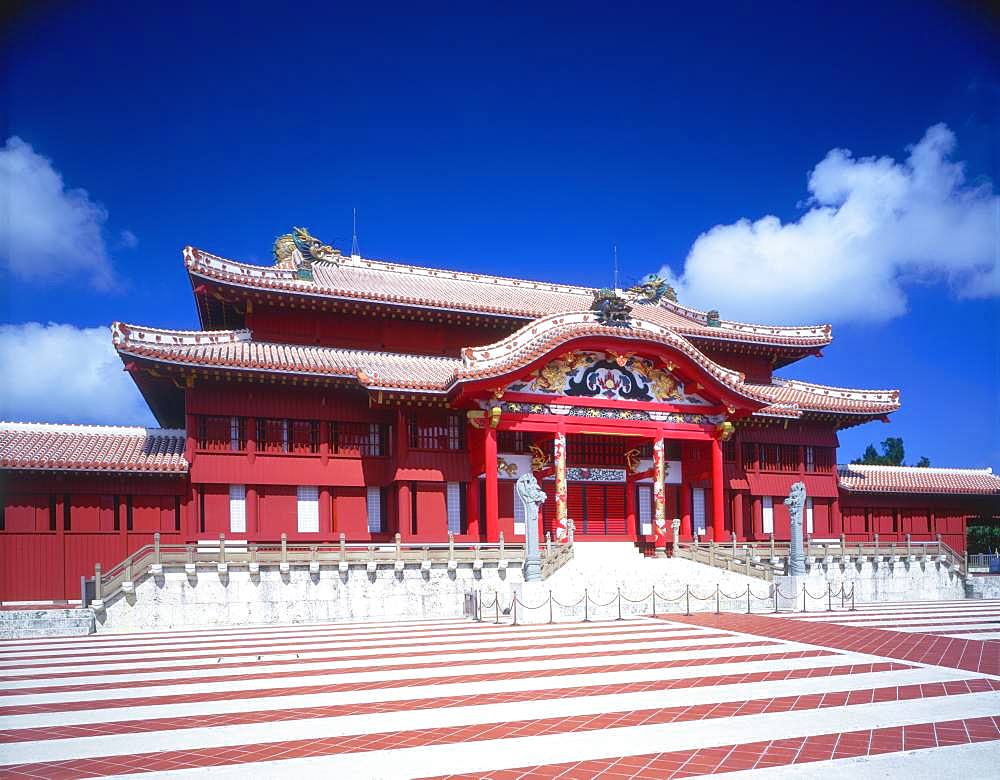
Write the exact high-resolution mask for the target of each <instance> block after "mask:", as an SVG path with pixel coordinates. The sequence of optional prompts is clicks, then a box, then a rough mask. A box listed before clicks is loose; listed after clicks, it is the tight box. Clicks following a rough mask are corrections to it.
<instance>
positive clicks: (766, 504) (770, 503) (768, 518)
mask: <svg viewBox="0 0 1000 780" xmlns="http://www.w3.org/2000/svg"><path fill="white" fill-rule="evenodd" d="M761 507H762V508H761V524H762V526H763V531H764V533H766V534H770V533H774V499H773V498H771V496H764V497H763V499H762V500H761Z"/></svg>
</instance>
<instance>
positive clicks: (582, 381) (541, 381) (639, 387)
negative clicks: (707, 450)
mask: <svg viewBox="0 0 1000 780" xmlns="http://www.w3.org/2000/svg"><path fill="white" fill-rule="evenodd" d="M507 390H509V391H510V392H517V393H529V394H535V395H544V396H553V395H562V396H568V397H570V398H573V397H576V398H604V399H607V400H609V401H654V402H655V401H659V402H663V403H671V404H692V405H694V404H700V405H704V404H707V403H708V401H706V400H705V399H704V398H702V397H701V396H697V395H688V394H687V393H685V392H684V385H683V384H681V383H680V382H679V381H678V380H677V378H676V377H675V376H674V375H673V374H672V373H670V370H669V367H668V368H662V367H658V366H657V365H656V363H655V362H654V361H652V360H650V359H648V358H643V357H639V356H637V355H619V354H616V353H614V352H610V353H606V352H571V353H569V354H567V355H563V356H562V357H559V358H556V359H555V360H553V361H551V362H549V363H547V364H546V365H544V366H542V367H541V368H540V369H538V370H537V371H535V372H534V373H533V374H532V375H531V378H530V379H528V380H526V381H524V380H522V381H518V382H514V383H512V384H511V385H509V386H508V387H507Z"/></svg>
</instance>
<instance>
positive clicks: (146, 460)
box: [0, 422, 188, 474]
mask: <svg viewBox="0 0 1000 780" xmlns="http://www.w3.org/2000/svg"><path fill="white" fill-rule="evenodd" d="M184 442H185V434H184V431H182V430H174V429H170V428H126V427H113V426H104V425H55V424H51V423H22V422H0V469H31V470H36V471H124V472H155V473H160V474H184V473H186V472H187V467H188V464H187V461H186V460H185V459H184Z"/></svg>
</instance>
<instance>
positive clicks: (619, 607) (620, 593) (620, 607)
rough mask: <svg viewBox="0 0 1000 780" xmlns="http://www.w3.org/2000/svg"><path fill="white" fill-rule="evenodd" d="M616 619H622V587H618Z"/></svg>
mask: <svg viewBox="0 0 1000 780" xmlns="http://www.w3.org/2000/svg"><path fill="white" fill-rule="evenodd" d="M618 619H619V620H621V619H622V589H621V588H619V589H618Z"/></svg>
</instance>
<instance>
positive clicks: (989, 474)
mask: <svg viewBox="0 0 1000 780" xmlns="http://www.w3.org/2000/svg"><path fill="white" fill-rule="evenodd" d="M837 470H838V472H839V476H840V486H841V488H843V489H844V490H846V491H849V492H851V493H937V494H940V495H970V494H976V495H1000V476H997V475H996V474H994V473H993V470H992V469H946V468H933V467H932V468H918V467H916V466H868V465H862V464H855V463H852V464H849V465H846V466H838V467H837Z"/></svg>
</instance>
